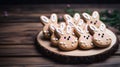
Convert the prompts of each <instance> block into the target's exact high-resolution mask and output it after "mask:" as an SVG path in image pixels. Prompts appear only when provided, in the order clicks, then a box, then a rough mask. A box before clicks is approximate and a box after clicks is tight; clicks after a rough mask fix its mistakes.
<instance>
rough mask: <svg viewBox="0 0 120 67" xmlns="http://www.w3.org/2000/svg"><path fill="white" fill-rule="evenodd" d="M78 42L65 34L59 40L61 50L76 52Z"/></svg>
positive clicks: (75, 38) (73, 37)
mask: <svg viewBox="0 0 120 67" xmlns="http://www.w3.org/2000/svg"><path fill="white" fill-rule="evenodd" d="M77 45H78V40H77V37H75V36H73V35H68V34H64V35H63V36H61V38H60V39H59V48H60V49H61V50H74V49H76V48H77Z"/></svg>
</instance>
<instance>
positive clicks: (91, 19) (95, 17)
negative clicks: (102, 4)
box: [82, 11, 103, 28]
mask: <svg viewBox="0 0 120 67" xmlns="http://www.w3.org/2000/svg"><path fill="white" fill-rule="evenodd" d="M82 16H83V19H84V20H85V21H86V23H87V24H93V25H95V26H96V27H97V28H98V27H99V26H100V24H101V23H103V22H102V21H100V18H99V17H100V16H99V13H98V12H97V11H94V12H93V13H92V16H90V15H89V14H88V13H83V14H82Z"/></svg>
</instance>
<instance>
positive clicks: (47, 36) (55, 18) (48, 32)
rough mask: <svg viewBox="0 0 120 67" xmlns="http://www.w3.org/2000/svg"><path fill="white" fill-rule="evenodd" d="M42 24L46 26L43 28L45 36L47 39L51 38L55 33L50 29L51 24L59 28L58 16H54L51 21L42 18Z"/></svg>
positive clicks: (44, 17)
mask: <svg viewBox="0 0 120 67" xmlns="http://www.w3.org/2000/svg"><path fill="white" fill-rule="evenodd" d="M40 19H41V21H42V24H43V25H44V27H43V34H44V37H45V38H50V36H51V34H52V33H53V31H54V30H51V29H49V26H50V24H53V25H55V26H58V24H57V22H58V18H57V15H56V14H52V15H51V17H50V19H49V18H47V17H46V16H41V17H40Z"/></svg>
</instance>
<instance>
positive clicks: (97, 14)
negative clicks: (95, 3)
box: [92, 11, 99, 19]
mask: <svg viewBox="0 0 120 67" xmlns="http://www.w3.org/2000/svg"><path fill="white" fill-rule="evenodd" d="M92 17H93V18H94V19H99V13H98V12H97V11H94V12H93V13H92Z"/></svg>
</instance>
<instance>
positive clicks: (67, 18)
mask: <svg viewBox="0 0 120 67" xmlns="http://www.w3.org/2000/svg"><path fill="white" fill-rule="evenodd" d="M64 19H65V20H66V21H68V20H73V18H72V17H71V16H70V15H69V14H65V15H64Z"/></svg>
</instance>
